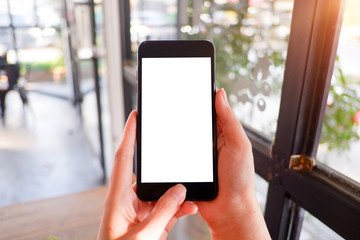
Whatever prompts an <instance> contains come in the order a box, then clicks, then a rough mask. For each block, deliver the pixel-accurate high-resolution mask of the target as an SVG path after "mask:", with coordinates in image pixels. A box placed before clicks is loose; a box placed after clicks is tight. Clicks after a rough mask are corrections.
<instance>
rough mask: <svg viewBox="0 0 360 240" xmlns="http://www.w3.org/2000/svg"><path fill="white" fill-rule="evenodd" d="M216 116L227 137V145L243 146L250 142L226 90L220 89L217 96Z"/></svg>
mask: <svg viewBox="0 0 360 240" xmlns="http://www.w3.org/2000/svg"><path fill="white" fill-rule="evenodd" d="M215 109H216V116H217V119H218V120H219V122H220V125H221V129H222V131H223V133H224V136H225V144H230V145H232V144H234V145H237V144H239V143H240V144H243V143H244V141H245V142H246V141H248V140H247V137H246V134H245V132H244V129H243V128H242V126H241V124H240V122H239V120H238V119H237V118H236V116H235V114H234V112H233V111H232V109H231V107H230V105H229V103H228V100H227V97H226V93H225V90H224V89H220V90H219V91H218V92H217V93H216V96H215Z"/></svg>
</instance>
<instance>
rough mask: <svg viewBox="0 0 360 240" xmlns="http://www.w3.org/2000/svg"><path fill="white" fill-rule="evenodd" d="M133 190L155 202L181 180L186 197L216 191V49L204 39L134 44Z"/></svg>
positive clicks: (201, 196) (203, 196) (210, 194)
mask: <svg viewBox="0 0 360 240" xmlns="http://www.w3.org/2000/svg"><path fill="white" fill-rule="evenodd" d="M137 74H138V84H137V103H138V106H137V110H138V117H137V161H136V162H137V164H136V175H137V189H136V191H137V194H138V197H139V198H140V199H141V200H144V201H156V200H158V199H159V198H160V197H161V196H162V195H163V194H164V193H165V192H166V190H168V189H169V188H170V187H172V186H174V185H176V184H178V183H181V184H183V185H184V186H185V187H186V189H187V195H186V200H191V201H209V200H212V199H214V198H215V197H216V196H217V193H218V177H217V147H216V114H215V93H216V85H215V84H216V83H215V48H214V45H213V44H212V43H211V42H209V41H205V40H199V41H192V40H189V41H145V42H142V43H141V44H140V46H139V48H138V73H137Z"/></svg>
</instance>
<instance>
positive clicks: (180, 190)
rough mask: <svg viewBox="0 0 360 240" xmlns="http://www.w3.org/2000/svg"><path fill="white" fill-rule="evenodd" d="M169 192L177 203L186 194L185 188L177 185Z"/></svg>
mask: <svg viewBox="0 0 360 240" xmlns="http://www.w3.org/2000/svg"><path fill="white" fill-rule="evenodd" d="M170 192H171V194H172V195H173V196H174V197H175V198H176V199H177V200H178V201H182V200H183V199H184V196H185V194H186V188H185V187H184V186H183V185H181V184H177V185H176V186H175V187H173V188H172V189H171V191H170Z"/></svg>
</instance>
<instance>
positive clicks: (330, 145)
mask: <svg viewBox="0 0 360 240" xmlns="http://www.w3.org/2000/svg"><path fill="white" fill-rule="evenodd" d="M359 7H360V2H359V1H358V0H348V1H346V8H345V14H344V20H343V25H342V29H341V34H340V40H339V46H338V51H337V60H336V62H335V67H334V73H333V78H332V82H331V87H330V92H329V97H328V102H327V108H326V113H325V119H324V124H323V128H322V134H321V144H320V146H319V150H318V155H317V159H318V160H319V161H321V162H323V163H325V164H327V165H329V166H330V167H332V168H334V169H336V170H337V171H339V172H341V173H343V174H345V175H347V176H349V177H351V178H353V179H355V180H356V181H358V182H360V171H359V169H360V161H359V155H360V127H359V125H360V68H359V64H360V60H359V57H358V56H360V15H359V13H358V10H357V9H359Z"/></svg>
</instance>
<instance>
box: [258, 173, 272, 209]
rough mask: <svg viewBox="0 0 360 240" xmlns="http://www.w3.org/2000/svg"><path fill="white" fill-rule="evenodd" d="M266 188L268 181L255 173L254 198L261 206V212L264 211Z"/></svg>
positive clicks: (267, 187)
mask: <svg viewBox="0 0 360 240" xmlns="http://www.w3.org/2000/svg"><path fill="white" fill-rule="evenodd" d="M268 189H269V183H268V182H267V181H265V180H264V179H263V178H262V177H260V176H259V175H257V174H255V191H256V198H257V200H258V202H259V205H260V208H261V211H262V212H263V214H264V213H265V206H266V199H267V192H268Z"/></svg>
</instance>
